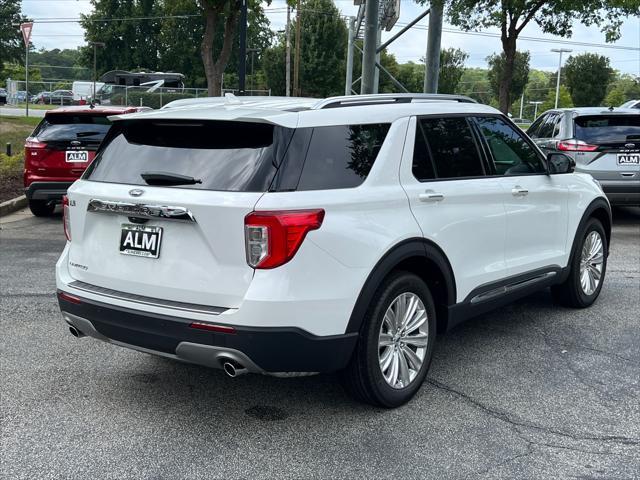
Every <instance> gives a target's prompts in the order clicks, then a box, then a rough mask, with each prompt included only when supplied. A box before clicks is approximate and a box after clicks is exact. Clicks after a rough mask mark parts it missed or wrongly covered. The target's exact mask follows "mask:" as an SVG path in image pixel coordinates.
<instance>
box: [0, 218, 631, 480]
mask: <svg viewBox="0 0 640 480" xmlns="http://www.w3.org/2000/svg"><path fill="white" fill-rule="evenodd" d="M60 220H61V219H60V217H59V216H57V217H55V218H52V219H37V218H35V217H32V216H30V215H28V214H26V213H24V212H23V213H21V214H17V215H13V216H12V217H9V218H5V219H3V220H2V223H1V230H0V284H1V290H2V297H1V305H0V313H1V319H0V326H1V328H2V330H1V332H2V333H1V334H0V345H1V352H0V353H1V356H0V361H1V365H0V394H1V406H2V408H1V452H0V465H1V469H0V476H2V477H3V478H8V479H9V478H10V479H21V478H25V479H33V478H38V479H46V478H56V479H57V478H118V479H124V478H139V479H157V480H159V479H196V478H347V477H348V478H363V477H364V478H392V477H395V478H509V479H512V478H531V479H533V478H535V479H541V478H554V479H555V478H583V479H595V478H609V479H613V478H616V479H622V478H640V383H639V382H640V314H639V313H640V209H624V210H623V209H620V210H616V211H615V219H614V221H615V226H614V233H613V241H612V253H611V256H610V258H609V265H608V271H607V277H606V281H605V285H604V288H603V291H602V294H601V296H600V299H599V300H598V302H597V303H596V304H595V305H594V306H593V307H592V308H590V309H587V310H569V309H564V308H560V307H557V306H555V305H554V304H553V303H552V301H551V296H550V294H549V293H548V292H542V293H540V294H537V295H534V296H532V297H529V298H527V299H524V300H522V301H520V302H518V303H517V304H514V305H512V306H509V307H506V308H502V309H500V310H498V311H495V312H493V313H491V314H488V315H485V316H483V317H480V318H477V319H475V320H472V321H470V322H467V323H466V324H464V325H462V326H460V327H459V328H457V329H455V330H454V331H452V332H450V333H448V334H446V335H443V336H440V337H439V339H438V344H437V345H436V351H435V356H434V360H433V364H432V368H431V371H430V374H429V376H428V383H426V384H425V385H424V386H423V388H422V389H421V391H420V392H419V394H418V395H417V397H416V398H415V399H414V400H413V401H412V402H411V403H409V404H408V405H407V406H405V407H403V408H399V409H396V410H380V409H373V408H371V407H368V406H365V405H360V404H357V403H354V402H353V401H352V400H351V399H350V398H349V397H347V395H346V394H345V393H344V392H343V390H342V388H341V387H340V385H339V383H338V382H337V378H336V376H334V375H322V376H315V377H305V378H295V379H279V378H272V377H266V376H259V375H245V376H242V377H238V378H235V379H230V378H227V377H226V376H225V375H224V374H223V373H222V372H221V371H216V370H208V369H205V368H201V367H197V366H192V365H186V364H179V363H175V362H172V361H169V360H165V359H161V358H156V357H153V356H150V355H146V354H142V353H137V352H133V351H129V350H126V349H122V348H118V347H115V346H111V345H107V344H102V343H100V342H98V341H95V340H92V339H89V338H85V339H80V340H78V339H75V338H74V337H72V336H71V335H70V334H69V333H68V331H67V329H66V328H65V327H64V325H63V323H62V320H61V317H60V315H59V313H58V308H57V304H56V300H55V297H54V291H55V281H54V270H53V268H54V264H55V261H56V259H57V257H58V255H59V253H60V251H61V250H62V248H63V246H64V235H63V233H62V225H61V221H60Z"/></svg>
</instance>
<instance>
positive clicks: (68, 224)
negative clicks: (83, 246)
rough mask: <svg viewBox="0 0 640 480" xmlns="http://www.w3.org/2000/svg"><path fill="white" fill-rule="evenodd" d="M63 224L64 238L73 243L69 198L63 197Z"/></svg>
mask: <svg viewBox="0 0 640 480" xmlns="http://www.w3.org/2000/svg"><path fill="white" fill-rule="evenodd" d="M62 224H63V226H64V236H65V237H67V241H69V242H70V241H71V219H70V218H69V197H67V196H66V195H64V196H63V197H62Z"/></svg>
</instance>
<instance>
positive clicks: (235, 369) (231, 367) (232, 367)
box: [222, 360, 248, 378]
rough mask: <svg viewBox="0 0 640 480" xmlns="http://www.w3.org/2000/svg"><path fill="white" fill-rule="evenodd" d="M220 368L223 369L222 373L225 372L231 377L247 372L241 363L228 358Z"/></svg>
mask: <svg viewBox="0 0 640 480" xmlns="http://www.w3.org/2000/svg"><path fill="white" fill-rule="evenodd" d="M222 369H223V370H224V373H226V374H227V375H228V376H229V377H231V378H235V377H237V376H238V375H244V374H245V373H248V370H247V369H246V368H244V367H243V366H242V365H240V364H238V363H236V362H234V361H230V360H227V361H225V362H224V363H223V364H222Z"/></svg>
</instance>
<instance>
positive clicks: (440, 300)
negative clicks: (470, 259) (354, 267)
mask: <svg viewBox="0 0 640 480" xmlns="http://www.w3.org/2000/svg"><path fill="white" fill-rule="evenodd" d="M399 270H403V271H407V272H410V273H414V274H415V275H417V276H419V277H420V278H422V279H423V280H424V281H425V283H426V284H427V286H428V287H429V290H430V291H431V295H432V296H433V300H434V302H435V304H436V314H437V322H438V323H437V328H438V332H443V331H446V329H447V323H448V312H449V306H451V305H453V304H455V303H456V282H455V276H454V273H453V269H452V268H451V263H450V262H449V259H448V258H447V256H446V255H445V253H444V252H443V251H442V249H441V248H440V247H439V246H438V245H436V244H435V243H433V242H431V241H429V240H427V239H424V238H411V239H407V240H404V241H402V242H400V243H398V244H396V245H394V246H393V247H392V248H391V249H389V250H388V251H387V252H386V253H385V254H384V255H383V256H382V258H381V259H380V260H379V261H378V263H377V264H376V265H375V267H374V268H373V270H372V271H371V273H370V274H369V276H368V277H367V280H366V281H365V283H364V285H363V287H362V289H361V290H360V294H359V295H358V299H357V300H356V304H355V306H354V308H353V310H352V312H351V317H350V318H349V323H348V325H347V329H346V333H353V332H359V331H360V327H361V326H362V321H363V320H364V317H365V315H366V313H367V310H368V308H369V306H370V305H371V302H372V301H373V299H374V298H375V295H376V292H377V291H378V289H379V287H380V285H381V284H382V282H383V281H384V279H385V278H387V276H388V275H389V274H391V273H392V272H395V271H399Z"/></svg>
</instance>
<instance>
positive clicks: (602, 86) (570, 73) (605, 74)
mask: <svg viewBox="0 0 640 480" xmlns="http://www.w3.org/2000/svg"><path fill="white" fill-rule="evenodd" d="M563 72H564V76H565V83H566V85H567V88H568V89H569V93H570V94H571V99H572V100H573V104H574V105H575V106H576V107H591V106H594V107H595V106H599V105H600V104H601V103H602V101H603V100H604V97H605V96H606V94H607V85H608V84H609V81H610V80H611V78H612V76H613V70H612V69H611V66H610V64H609V59H608V58H607V57H604V56H602V55H598V54H596V53H584V54H582V55H575V56H573V55H572V56H570V57H569V58H568V59H567V63H566V64H565V66H564V69H563Z"/></svg>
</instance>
